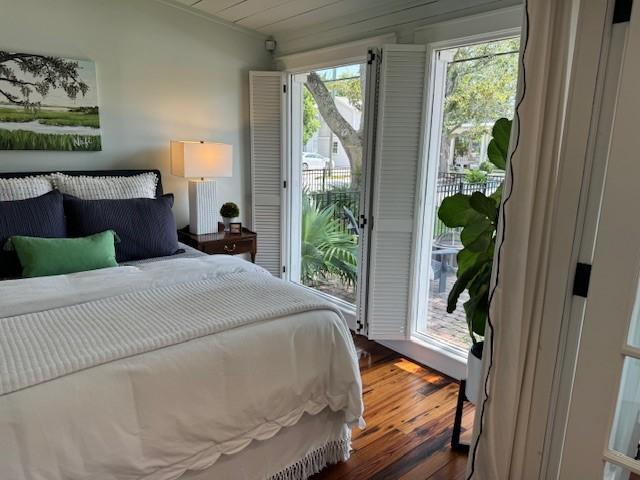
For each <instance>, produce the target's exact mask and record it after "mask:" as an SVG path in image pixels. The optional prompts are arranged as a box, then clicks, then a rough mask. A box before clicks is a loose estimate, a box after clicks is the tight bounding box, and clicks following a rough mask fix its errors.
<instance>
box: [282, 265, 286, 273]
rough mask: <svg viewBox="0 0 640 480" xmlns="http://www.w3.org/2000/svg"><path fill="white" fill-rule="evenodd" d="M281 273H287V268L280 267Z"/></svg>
mask: <svg viewBox="0 0 640 480" xmlns="http://www.w3.org/2000/svg"><path fill="white" fill-rule="evenodd" d="M282 273H287V267H286V266H285V265H283V266H282Z"/></svg>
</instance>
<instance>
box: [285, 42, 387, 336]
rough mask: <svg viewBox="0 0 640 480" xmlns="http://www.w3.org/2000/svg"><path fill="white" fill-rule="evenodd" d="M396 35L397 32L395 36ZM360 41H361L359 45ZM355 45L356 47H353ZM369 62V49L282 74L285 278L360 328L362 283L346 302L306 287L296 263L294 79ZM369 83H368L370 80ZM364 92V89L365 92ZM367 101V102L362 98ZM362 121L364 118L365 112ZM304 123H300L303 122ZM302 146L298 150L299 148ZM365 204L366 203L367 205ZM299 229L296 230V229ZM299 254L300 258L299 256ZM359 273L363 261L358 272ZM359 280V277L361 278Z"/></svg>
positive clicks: (296, 118)
mask: <svg viewBox="0 0 640 480" xmlns="http://www.w3.org/2000/svg"><path fill="white" fill-rule="evenodd" d="M394 38H395V36H394ZM359 45H360V44H358V46H359ZM352 48H355V47H352ZM308 54H309V53H305V54H304V55H308ZM359 62H360V63H363V64H364V63H366V62H367V52H366V51H365V52H364V54H363V55H362V57H357V56H353V57H349V58H348V59H347V58H340V59H337V60H336V61H335V62H331V61H329V60H327V61H325V62H324V63H323V64H322V65H312V66H302V67H296V68H295V69H291V70H286V71H283V72H282V73H283V75H284V76H285V84H286V85H287V87H286V88H287V91H286V95H284V96H285V97H286V98H285V103H286V107H285V115H284V122H283V138H284V148H283V150H284V154H283V158H282V161H283V167H282V172H283V182H284V184H285V185H286V188H285V195H284V196H283V202H284V205H283V212H285V216H286V218H284V219H283V221H282V258H283V265H284V266H285V268H284V270H285V271H284V272H283V273H282V278H283V279H284V280H286V281H289V282H293V283H296V285H299V286H301V287H303V288H305V289H307V290H308V291H309V292H311V293H314V294H315V295H318V296H320V297H322V298H324V299H325V300H328V301H330V302H332V303H333V304H334V305H335V306H336V307H338V308H339V309H340V311H341V312H342V313H343V315H344V317H345V319H346V320H347V325H348V327H349V328H350V329H351V330H353V331H357V329H358V325H357V323H356V322H357V316H358V304H357V302H358V300H359V292H358V290H359V285H358V286H357V287H358V289H357V290H356V304H351V303H349V302H346V301H344V300H342V299H340V298H337V297H334V296H332V295H329V294H327V293H324V292H321V291H319V290H316V289H314V288H312V287H307V286H306V285H303V284H302V283H300V269H299V266H294V265H295V264H296V261H297V262H298V263H299V258H300V246H299V245H297V242H296V241H295V240H297V239H299V238H300V226H301V222H300V220H299V219H300V215H301V213H302V210H301V204H300V202H299V201H297V200H299V199H298V197H297V193H300V192H302V186H301V185H300V184H299V181H298V179H299V175H300V173H301V168H300V165H298V164H296V163H294V161H293V159H294V158H298V157H297V154H298V153H301V152H302V148H303V147H304V146H303V145H302V144H301V142H298V141H297V140H294V136H295V134H296V132H294V130H296V127H294V124H295V122H301V121H302V115H301V111H300V112H294V108H295V107H296V100H295V99H294V96H295V97H298V96H300V98H301V95H302V90H301V87H300V86H299V84H298V82H297V81H296V80H295V78H294V77H295V76H296V75H300V74H304V73H307V72H311V71H314V70H323V69H328V68H335V67H342V66H348V65H354V64H358V63H359ZM367 85H368V83H367ZM363 93H364V92H363ZM299 101H300V105H302V101H301V100H299ZM363 104H364V102H363ZM361 121H364V114H363V118H362V120H361ZM300 125H301V123H300ZM298 150H299V151H298ZM364 164H365V159H364V158H363V167H364ZM365 208H367V206H366V205H365ZM361 209H362V206H361ZM294 229H295V230H297V234H296V233H295V231H294ZM362 249H363V247H362V245H361V246H360V251H362ZM296 258H297V260H296ZM358 273H360V265H359V272H358ZM358 280H359V279H358ZM358 283H359V282H358Z"/></svg>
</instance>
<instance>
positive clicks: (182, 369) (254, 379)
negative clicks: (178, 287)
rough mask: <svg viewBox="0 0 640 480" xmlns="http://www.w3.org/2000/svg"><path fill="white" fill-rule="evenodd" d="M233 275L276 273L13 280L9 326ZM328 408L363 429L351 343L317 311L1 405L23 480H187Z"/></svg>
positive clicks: (152, 270) (4, 439)
mask: <svg viewBox="0 0 640 480" xmlns="http://www.w3.org/2000/svg"><path fill="white" fill-rule="evenodd" d="M230 272H236V273H241V272H252V273H254V274H255V275H262V274H264V271H262V270H261V269H259V267H256V266H254V265H252V264H250V263H248V262H245V261H242V260H239V259H237V258H233V257H227V256H212V257H201V258H198V259H173V260H166V261H160V262H157V263H150V264H145V265H139V266H135V267H134V266H127V267H117V268H112V269H105V270H101V271H94V272H85V273H80V274H72V275H64V276H58V277H46V278H40V279H27V280H16V281H6V282H2V283H0V317H3V318H4V317H8V316H16V315H25V314H27V315H28V314H30V313H32V312H38V311H46V310H49V309H53V308H65V307H68V306H70V305H75V304H78V303H82V302H92V301H94V300H97V299H101V298H105V297H112V296H116V295H122V294H126V293H129V292H132V291H139V290H147V289H153V288H156V287H163V286H165V287H166V286H169V285H174V284H177V283H184V282H193V281H194V280H210V281H211V280H213V281H215V280H216V279H222V278H223V277H224V276H225V275H228V274H229V273H230ZM221 281H222V280H221ZM290 288H292V289H295V288H297V287H293V286H292V287H290ZM241 290H242V289H241V288H240V289H239V291H238V292H237V306H238V309H242V308H243V303H242V299H243V292H242V291H241ZM25 318H26V317H25ZM325 408H330V409H331V410H333V411H336V412H343V413H344V420H345V423H358V422H361V416H362V400H361V383H360V377H359V372H358V365H357V360H356V356H355V350H354V347H353V343H352V341H351V337H350V334H349V331H348V329H347V327H346V325H345V322H344V320H343V319H342V318H341V317H340V316H339V315H338V314H336V313H335V312H332V311H329V310H314V311H310V312H306V313H299V314H294V315H288V316H284V317H280V318H275V319H272V320H267V321H261V322H257V323H251V324H247V325H245V326H239V327H237V328H231V329H229V330H225V331H222V332H220V333H216V334H214V335H207V336H203V337H201V338H197V339H194V340H190V341H187V342H185V343H180V344H177V345H173V346H168V347H164V348H161V349H157V350H153V351H150V352H147V353H144V354H140V355H135V356H130V357H128V358H122V359H119V360H115V361H110V362H109V363H105V364H101V365H98V366H95V367H92V368H88V369H85V370H81V371H76V372H75V373H71V374H68V375H65V376H60V377H58V378H56V379H54V380H51V381H48V382H45V383H39V384H36V385H33V386H30V387H27V388H24V389H22V390H18V391H14V392H12V393H8V394H5V395H3V396H0V472H2V478H11V479H17V480H19V479H40V478H47V479H63V478H64V479H87V478H99V479H116V478H118V479H134V478H148V479H162V480H164V479H167V480H169V479H175V478H178V477H179V476H180V475H181V474H182V473H183V472H185V471H187V470H199V469H204V468H207V467H208V466H210V465H212V464H213V463H214V462H216V460H217V459H218V458H219V457H220V455H222V454H233V453H236V452H239V451H241V450H243V449H244V448H245V447H247V446H248V445H249V444H250V443H251V442H252V441H254V440H266V439H268V438H270V437H271V436H273V435H275V434H276V433H277V432H278V431H279V430H280V429H281V428H282V427H287V426H291V425H295V424H296V423H297V421H298V420H299V419H300V418H301V416H302V415H303V414H305V413H307V414H317V413H319V412H321V411H322V410H324V409H325Z"/></svg>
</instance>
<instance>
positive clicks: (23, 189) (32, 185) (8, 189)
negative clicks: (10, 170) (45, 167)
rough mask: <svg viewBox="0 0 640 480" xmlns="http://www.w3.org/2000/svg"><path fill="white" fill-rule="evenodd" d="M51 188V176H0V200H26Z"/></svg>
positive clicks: (38, 195)
mask: <svg viewBox="0 0 640 480" xmlns="http://www.w3.org/2000/svg"><path fill="white" fill-rule="evenodd" d="M51 190H53V185H52V184H51V177H50V176H48V175H38V176H35V177H23V178H0V201H2V202H7V201H11V200H26V199H27V198H35V197H40V196H42V195H44V194H45V193H48V192H50V191H51Z"/></svg>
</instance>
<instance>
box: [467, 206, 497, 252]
mask: <svg viewBox="0 0 640 480" xmlns="http://www.w3.org/2000/svg"><path fill="white" fill-rule="evenodd" d="M494 229H495V227H494V225H493V224H492V223H491V222H490V221H489V220H488V219H487V218H486V217H483V216H480V215H478V216H477V217H476V218H474V219H473V221H470V222H469V223H468V224H467V226H466V227H464V228H463V229H462V232H461V233H460V241H462V245H464V246H465V247H466V248H469V249H470V250H471V251H473V252H480V251H482V250H477V249H474V248H471V246H472V245H473V244H474V243H476V241H478V240H482V241H483V243H484V242H485V241H490V240H491V238H492V237H493V231H494ZM485 237H486V238H485ZM487 246H488V245H487ZM485 248H486V247H485Z"/></svg>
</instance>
